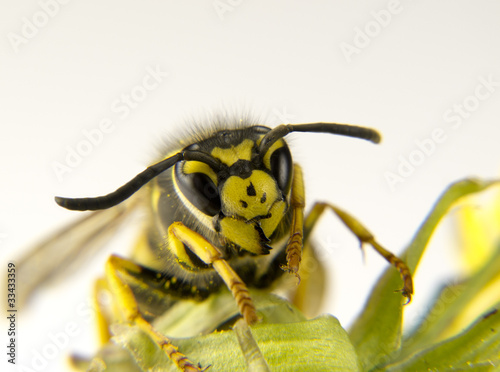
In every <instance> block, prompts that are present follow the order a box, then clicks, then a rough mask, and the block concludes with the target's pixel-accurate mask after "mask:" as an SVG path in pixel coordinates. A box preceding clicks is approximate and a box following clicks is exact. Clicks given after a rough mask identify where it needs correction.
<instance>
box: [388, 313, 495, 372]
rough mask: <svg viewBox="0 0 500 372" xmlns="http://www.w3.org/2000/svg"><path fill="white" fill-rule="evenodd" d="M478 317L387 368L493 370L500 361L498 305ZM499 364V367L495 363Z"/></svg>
mask: <svg viewBox="0 0 500 372" xmlns="http://www.w3.org/2000/svg"><path fill="white" fill-rule="evenodd" d="M499 307H500V304H499V305H497V306H496V308H495V309H493V310H492V311H490V312H489V313H488V314H486V315H484V316H483V317H481V318H480V319H479V320H477V321H476V322H475V323H474V324H473V325H472V326H471V327H469V329H467V330H466V331H465V332H463V333H461V334H460V335H458V336H456V337H453V338H451V339H449V340H446V341H444V342H441V343H439V344H437V345H435V346H433V347H431V348H429V349H428V350H425V351H423V352H421V353H418V354H416V355H415V356H413V357H412V358H410V359H408V360H407V361H405V362H402V363H396V364H393V365H390V366H388V368H387V369H386V370H387V371H424V370H429V368H431V369H432V370H436V371H441V370H452V369H455V370H462V369H470V368H475V367H477V368H480V369H481V370H486V371H493V370H495V368H498V366H499V365H500V311H498V308H499ZM495 366H496V367H495Z"/></svg>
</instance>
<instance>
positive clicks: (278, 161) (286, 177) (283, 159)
mask: <svg viewBox="0 0 500 372" xmlns="http://www.w3.org/2000/svg"><path fill="white" fill-rule="evenodd" d="M270 163H271V164H270V165H271V173H272V175H273V177H274V179H275V180H276V182H277V183H278V187H279V188H280V190H281V191H282V192H283V193H284V194H285V195H286V194H287V193H288V191H289V190H290V185H291V183H292V155H291V154H290V150H289V149H288V146H286V145H285V146H282V147H280V148H278V149H277V150H276V151H274V152H273V153H272V155H271V160H270Z"/></svg>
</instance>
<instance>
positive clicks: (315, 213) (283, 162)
mask: <svg viewBox="0 0 500 372" xmlns="http://www.w3.org/2000/svg"><path fill="white" fill-rule="evenodd" d="M292 132H306V133H319V134H334V135H342V136H349V137H355V138H359V139H364V140H368V141H370V142H373V143H379V142H380V135H379V134H378V132H377V131H375V130H373V129H370V128H365V127H361V126H355V125H347V124H338V123H323V122H320V123H308V124H288V125H285V124H282V125H279V126H276V127H274V128H270V127H267V126H264V125H259V124H256V123H251V122H249V121H245V120H240V121H236V123H234V124H231V123H222V124H219V125H216V126H215V128H212V129H211V130H208V131H207V130H205V129H202V128H198V129H197V130H195V131H193V133H192V135H190V136H189V138H187V139H186V138H184V139H182V140H179V141H176V142H175V144H174V145H172V146H171V148H169V149H167V151H166V152H165V153H164V154H163V155H162V158H161V159H159V161H157V162H156V163H155V164H153V165H151V166H150V167H148V168H146V169H145V170H144V171H143V172H141V173H139V174H138V175H137V176H135V177H134V178H133V179H131V180H130V181H129V182H127V183H126V184H125V185H123V186H121V187H120V188H118V189H117V190H116V191H114V192H111V193H110V194H107V195H105V196H99V197H90V198H66V197H55V201H56V202H57V204H59V205H60V206H62V207H64V208H66V209H69V210H76V211H86V210H90V211H96V212H94V213H93V214H90V215H89V216H88V217H86V218H85V219H83V220H82V221H79V222H77V223H76V225H74V226H71V227H70V228H69V229H66V230H65V232H63V233H61V234H59V235H57V236H56V237H55V238H53V239H50V240H49V241H48V242H47V243H46V244H44V245H43V246H42V247H39V249H38V250H37V251H35V253H34V254H33V255H30V257H29V259H26V260H24V261H23V262H22V265H21V266H23V267H24V268H25V271H30V270H31V269H30V265H31V266H33V265H35V263H37V262H40V259H41V258H43V256H44V255H45V256H48V253H47V252H50V251H51V252H52V256H53V257H54V261H53V262H52V263H51V264H48V265H47V267H46V268H45V269H44V271H41V269H38V271H39V272H38V274H37V275H31V280H32V283H31V287H33V288H35V287H36V286H38V284H39V282H40V281H41V280H42V279H44V276H49V274H50V270H51V268H53V267H55V266H56V265H58V264H59V263H58V260H59V261H61V262H63V261H64V260H66V259H67V257H66V256H65V255H64V253H63V251H64V249H63V248H62V247H61V246H60V244H59V248H56V247H57V246H58V244H55V243H56V242H61V241H62V239H63V238H64V235H65V234H68V232H71V231H72V229H77V228H80V227H81V226H83V225H85V224H87V225H89V226H91V227H90V228H89V232H88V233H87V238H86V239H84V240H85V244H86V245H91V244H92V242H93V240H94V238H95V237H96V236H99V235H101V234H103V233H105V232H106V231H107V230H110V229H112V227H111V226H113V225H116V224H117V223H119V222H121V221H122V220H123V218H124V216H125V215H126V214H127V213H129V212H130V210H133V209H134V208H135V207H137V206H139V205H140V206H142V207H143V208H144V209H145V210H146V213H145V216H144V220H145V222H144V226H145V227H144V228H143V231H142V232H141V234H140V238H139V243H138V244H137V245H136V248H135V249H134V251H133V253H132V255H131V257H130V258H123V257H120V256H118V255H112V256H111V257H110V258H109V259H108V261H107V262H106V266H105V278H104V279H100V280H98V281H97V284H96V288H98V289H106V290H108V291H109V292H111V293H112V297H113V307H114V309H117V311H116V314H117V315H115V317H114V318H113V317H110V316H106V314H105V313H106V312H105V310H104V309H101V311H99V314H100V317H99V320H100V323H101V324H102V325H103V326H102V327H101V339H102V341H103V342H106V341H107V340H109V338H110V332H109V325H110V323H112V322H115V321H117V320H118V321H121V322H128V323H131V324H134V325H135V326H137V327H138V328H139V329H140V330H142V331H143V332H144V333H145V334H146V335H148V337H150V339H151V340H152V341H153V342H154V343H155V344H156V345H157V347H158V348H160V349H161V350H163V351H164V353H165V354H166V355H167V356H168V358H169V359H170V360H172V361H173V362H174V363H175V364H176V365H177V366H178V368H179V369H180V370H182V371H200V370H202V369H201V366H199V365H198V364H196V363H195V362H194V361H190V360H189V359H188V358H187V356H186V355H184V354H182V352H181V350H178V348H177V347H176V346H175V345H174V344H173V343H172V341H171V340H170V339H169V338H168V335H164V334H162V333H160V332H159V331H158V330H156V329H155V327H154V326H153V325H152V320H153V319H154V318H155V317H157V316H159V315H160V314H162V313H163V312H164V311H165V310H166V309H168V308H169V307H171V306H172V304H173V303H175V302H176V301H181V300H182V299H196V300H199V301H202V300H204V299H206V298H208V297H209V296H210V295H211V294H214V293H216V292H218V291H222V290H229V291H230V292H231V294H232V296H233V297H234V300H235V302H236V304H237V307H238V310H239V313H240V314H241V316H242V318H243V319H244V321H245V322H246V323H247V324H248V325H253V324H255V323H257V322H258V321H259V317H258V313H257V311H256V307H255V305H254V302H253V300H252V296H251V295H250V293H249V289H248V288H250V287H251V288H271V287H272V285H273V284H274V283H275V282H277V281H278V280H279V279H280V278H281V277H282V276H283V275H286V273H290V274H292V275H293V276H295V277H296V278H297V279H298V280H297V282H300V271H299V268H300V263H301V259H302V253H303V252H302V251H303V247H304V244H305V243H307V241H308V238H309V236H310V234H311V231H312V230H313V228H314V226H315V224H316V222H317V221H318V219H319V217H320V216H321V215H322V214H323V212H324V211H326V210H330V211H332V212H333V213H334V214H336V215H337V216H338V217H339V218H340V220H341V221H342V222H343V223H344V224H345V225H346V226H347V227H348V229H350V230H351V231H352V232H353V233H354V234H355V235H356V236H357V238H358V239H359V240H360V242H361V243H362V244H363V243H368V244H370V245H371V246H372V247H373V248H374V249H375V250H376V251H377V252H378V253H379V254H380V255H382V256H383V257H384V258H385V259H386V260H387V261H388V262H389V263H390V264H392V265H393V266H395V268H396V269H397V270H399V272H400V274H401V277H402V279H403V283H404V285H403V289H402V290H401V292H402V294H403V295H404V296H406V297H407V299H408V301H409V300H410V299H411V295H412V293H413V285H412V277H411V273H410V271H409V269H408V267H407V266H406V264H405V263H404V262H403V261H402V260H401V259H399V258H397V257H396V256H395V255H393V254H392V253H390V252H389V251H387V250H386V249H384V248H383V247H382V246H381V245H380V244H379V243H378V242H377V241H376V240H375V238H374V237H373V235H372V234H371V233H370V232H369V231H368V229H366V228H365V227H364V226H363V225H362V224H361V223H360V222H358V221H357V220H356V219H355V218H354V217H352V216H351V215H350V214H348V213H347V212H345V211H343V210H342V209H340V208H338V207H337V206H335V205H333V204H331V203H324V202H317V203H315V204H314V205H313V206H312V207H311V208H310V210H309V212H308V213H307V215H305V213H304V210H305V189H304V181H303V175H302V170H301V167H300V166H299V165H298V164H295V163H294V162H293V159H292V154H291V152H290V149H289V147H288V145H287V143H286V141H285V137H286V136H287V135H288V134H289V133H292ZM139 191H141V192H139ZM136 193H137V194H136ZM134 194H136V195H134ZM132 196H133V197H132ZM126 200H127V202H126V203H124V202H125V201H126ZM127 203H128V204H127ZM124 205H126V207H123V206H124ZM103 210H108V211H113V212H112V213H111V212H109V213H108V214H104V215H103V214H100V213H103V212H104V211H103ZM95 221H99V223H98V224H95ZM90 237H91V238H90ZM73 245H74V246H78V247H81V246H82V245H83V243H82V244H80V243H73ZM56 250H57V251H58V252H59V254H58V255H54V252H55V251H56ZM55 256H61V258H57V257H55ZM44 266H45V265H44ZM31 271H33V270H31ZM28 287H29V285H28ZM224 288H226V289H224ZM155 293H161V295H155ZM116 318H117V319H116Z"/></svg>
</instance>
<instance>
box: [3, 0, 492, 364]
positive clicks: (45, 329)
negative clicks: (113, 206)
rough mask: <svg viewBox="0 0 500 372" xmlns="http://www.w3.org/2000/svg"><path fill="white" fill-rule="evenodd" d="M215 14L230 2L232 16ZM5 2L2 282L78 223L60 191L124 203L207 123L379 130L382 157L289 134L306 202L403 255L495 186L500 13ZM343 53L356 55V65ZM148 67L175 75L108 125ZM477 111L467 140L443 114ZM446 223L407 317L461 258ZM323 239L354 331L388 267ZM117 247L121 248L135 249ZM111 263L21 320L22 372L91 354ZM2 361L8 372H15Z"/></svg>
mask: <svg viewBox="0 0 500 372" xmlns="http://www.w3.org/2000/svg"><path fill="white" fill-rule="evenodd" d="M43 4H52V5H50V6H49V5H43ZM54 4H59V5H58V8H55V7H54ZM214 4H219V5H220V4H227V5H226V12H224V13H221V12H219V13H218V12H217V11H216V9H215V7H214ZM231 4H232V5H231ZM0 6H1V11H0V35H1V38H0V102H1V109H0V125H1V136H0V161H1V180H2V181H1V193H0V211H1V215H0V233H1V235H0V237H1V240H0V244H1V245H0V249H1V257H2V261H1V266H0V270H6V269H4V268H5V267H6V262H7V261H8V260H12V259H15V258H16V257H19V253H20V252H22V250H23V249H26V248H27V247H29V246H30V245H31V244H33V243H34V242H36V241H38V240H39V239H41V238H42V237H43V236H45V235H46V234H48V233H50V232H51V231H53V230H54V229H55V228H57V227H58V226H61V224H64V223H65V221H68V220H72V219H74V218H75V215H76V214H77V212H69V211H66V210H63V209H62V208H59V207H58V206H57V205H56V204H55V203H54V202H53V196H54V195H64V196H94V195H101V194H105V193H107V192H110V191H113V190H114V189H115V188H116V187H118V186H120V185H121V184H122V183H124V182H125V181H127V180H129V179H130V178H131V177H132V176H134V175H135V174H136V173H138V172H139V171H141V170H142V169H143V168H144V167H145V166H147V165H148V163H149V162H150V161H151V160H152V159H153V158H154V156H155V154H156V148H157V146H158V144H161V138H165V137H168V136H169V135H171V134H172V133H177V132H178V130H179V129H180V128H182V127H183V126H184V125H189V120H190V119H191V118H198V119H200V118H201V119H203V118H205V117H209V116H210V113H211V112H221V111H230V112H238V110H243V111H245V112H250V113H255V114H256V115H257V116H259V117H262V118H264V119H265V120H264V122H263V124H268V125H271V126H273V125H277V124H278V123H280V122H283V121H288V122H292V123H302V122H313V121H337V122H343V123H354V124H360V125H365V126H370V127H374V128H377V129H378V130H379V131H380V132H381V133H382V134H383V142H382V144H381V145H380V146H378V147H377V146H374V145H371V144H369V143H367V142H364V141H359V140H353V139H347V138H341V137H337V138H335V137H332V136H328V135H313V134H295V135H293V139H292V141H291V142H292V144H291V146H292V150H293V154H294V158H295V160H296V161H298V162H300V163H301V164H302V165H303V167H304V170H305V176H306V186H307V198H308V201H309V202H312V201H314V200H327V201H330V202H333V203H336V204H337V205H339V206H341V207H342V208H344V209H346V210H348V211H350V212H351V213H352V214H354V215H355V216H357V217H358V218H359V219H360V220H362V221H363V222H365V223H366V225H367V226H369V227H370V229H371V230H372V231H373V232H374V233H375V234H376V236H377V237H378V238H379V240H380V242H381V243H382V244H383V245H385V246H386V247H387V248H389V249H390V250H392V251H394V252H400V251H401V250H402V249H403V248H404V247H405V245H406V244H407V243H408V241H409V240H410V239H411V237H412V235H413V233H414V232H415V231H416V229H417V227H418V225H419V223H420V222H421V221H422V219H423V218H424V217H425V215H426V213H427V212H428V210H429V209H430V207H431V205H432V204H433V202H434V201H435V200H436V198H437V197H438V195H439V194H440V193H441V192H442V191H443V190H444V189H445V187H446V186H447V185H449V184H450V183H451V182H453V181H455V180H458V179H461V178H464V177H467V176H481V177H487V178H492V177H495V176H498V174H499V171H500V161H499V155H500V149H499V145H498V142H499V138H500V126H499V122H498V118H499V117H500V105H499V102H500V86H498V82H500V64H499V61H500V45H499V43H498V40H499V36H500V23H499V21H498V20H499V19H500V4H499V3H498V2H497V1H493V0H492V1H480V2H469V1H457V0H455V1H452V0H447V1H440V2H432V1H418V2H416V1H408V0H401V1H400V2H397V1H396V2H394V1H350V2H341V1H308V2H305V1H304V2H299V1H273V2H269V1H234V0H233V1H232V2H229V1H227V0H226V1H219V2H214V1H212V0H208V1H198V2H189V3H188V2H180V1H176V2H174V1H152V0H149V1H141V2H139V1H130V0H127V1H123V0H122V1H117V0H111V1H106V2H102V1H89V0H87V1H77V0H73V1H70V2H68V3H67V4H64V5H63V4H60V3H56V2H55V1H48V0H45V1H43V0H41V1H17V2H12V1H6V0H3V1H0ZM43 9H46V10H43ZM47 9H48V10H47ZM387 9H390V10H391V11H392V13H388V11H387ZM48 12H50V13H52V14H51V15H47V14H48ZM44 14H45V15H44ZM388 14H390V16H388ZM377 19H378V20H377ZM27 23H33V24H34V29H33V26H31V28H30V26H26V25H27ZM37 25H38V26H37ZM360 30H361V31H360ZM30 32H31V34H30ZM360 32H363V33H365V32H366V33H368V34H369V35H371V36H365V38H364V39H363V37H362V36H360ZM22 38H24V39H22ZM21 40H22V41H21ZM360 43H361V44H360ZM347 44H349V45H351V46H352V47H354V48H356V47H357V53H354V54H352V55H350V56H347V55H346V53H345V52H343V50H342V46H344V48H346V45H347ZM148 66H150V67H151V68H153V69H155V68H157V66H158V68H159V69H160V70H162V71H167V72H168V73H169V76H168V77H166V78H164V79H163V81H162V82H161V83H160V84H159V85H158V86H157V87H156V89H153V90H151V91H148V95H147V97H145V99H144V101H143V102H140V103H138V105H137V107H136V108H135V109H133V110H131V112H130V113H129V114H128V115H123V116H125V117H122V116H120V114H119V113H116V112H113V109H112V105H113V102H114V101H115V100H117V99H120V97H121V96H122V95H123V94H130V92H131V90H133V89H135V88H137V86H139V85H140V84H141V82H142V79H143V78H144V77H145V76H146V75H147V70H146V68H147V67H148ZM481 77H482V78H484V79H486V80H487V79H490V80H492V81H494V82H496V84H497V85H496V86H493V87H491V89H492V90H494V91H493V92H492V93H490V94H489V97H487V98H486V97H484V96H485V95H486V93H487V92H488V91H487V90H486V89H485V88H480V90H479V92H480V95H481V97H482V98H481V99H479V100H478V99H476V100H475V99H474V95H475V94H476V87H477V86H478V84H480V79H481ZM464 100H465V101H466V102H467V104H468V105H469V108H471V110H470V112H468V113H467V114H468V116H469V117H467V118H465V119H463V120H462V119H460V123H459V124H460V125H458V127H457V125H455V126H454V125H453V123H449V122H446V120H445V119H444V117H443V115H445V114H446V112H448V110H453V107H454V105H455V104H462V103H463V102H464ZM475 102H476V103H478V104H477V106H474V105H473V104H474V103H475ZM471 105H472V106H471ZM276 113H280V114H279V115H277V114H276ZM284 113H286V115H285V116H283V114H284ZM280 115H281V116H280ZM103 119H110V120H111V121H112V123H113V128H114V130H113V131H112V132H111V133H107V134H104V137H103V140H102V142H100V143H99V144H98V145H96V146H93V148H92V149H91V150H90V151H89V154H88V155H86V156H84V157H83V158H82V160H81V162H80V163H79V164H78V165H77V166H75V167H72V171H71V172H67V173H65V174H64V175H63V176H62V179H59V178H58V177H57V175H56V173H55V172H54V169H53V166H54V163H55V162H59V163H62V164H64V162H65V159H66V156H67V154H68V151H70V150H68V149H73V150H74V149H76V148H77V147H78V145H79V144H81V142H82V141H84V140H85V136H84V135H83V134H82V130H87V131H90V130H92V129H94V128H97V127H98V125H99V122H100V121H101V120H103ZM455 124H458V123H457V122H455ZM436 128H441V129H442V130H443V133H444V136H445V138H446V139H445V140H444V142H442V143H439V144H437V145H436V146H435V148H433V149H432V151H430V152H429V154H428V155H425V156H423V157H420V158H419V157H418V154H417V153H415V151H418V150H419V147H418V145H417V144H416V142H415V141H424V140H425V139H428V138H430V137H431V134H432V133H433V131H434V130H435V129H436ZM290 137H292V136H290ZM412 154H413V155H412ZM412 156H413V160H414V161H419V164H418V166H416V167H415V169H414V170H413V171H407V172H408V173H406V174H405V175H404V177H403V178H402V179H403V180H404V182H402V183H399V184H397V185H395V187H393V188H391V187H390V186H389V184H388V182H387V180H386V176H385V175H386V172H393V173H395V174H397V173H398V167H399V166H400V164H401V162H402V159H405V160H406V161H408V160H409V159H410V158H411V157H412ZM409 173H411V174H409ZM309 205H310V204H309ZM444 227H445V228H444V229H440V230H439V232H438V236H437V237H436V239H434V240H433V244H432V245H431V247H430V248H429V252H428V253H429V254H428V255H426V259H425V262H424V265H425V266H422V267H421V268H420V269H419V272H418V273H417V276H416V278H415V279H416V294H415V297H414V301H413V303H412V304H411V305H410V306H408V308H407V310H408V312H409V315H408V316H407V317H408V319H416V318H417V317H418V314H421V313H422V311H423V310H422V309H424V308H425V303H426V301H427V300H428V299H429V296H432V295H433V294H434V291H435V290H437V288H438V286H439V284H438V283H440V280H443V278H449V275H450V274H449V273H451V271H452V268H453V266H454V265H455V264H456V263H457V260H458V259H457V258H456V253H457V247H456V240H455V239H454V236H456V231H454V229H453V228H454V225H453V221H448V222H445V226H444ZM315 236H316V238H317V242H318V243H319V244H322V246H323V247H326V248H328V249H329V252H331V253H330V254H328V255H327V257H326V259H325V265H326V266H327V267H328V271H329V280H330V283H331V287H330V291H329V293H330V295H329V297H328V302H327V304H326V305H325V307H324V309H323V311H325V312H330V313H332V314H334V315H335V316H337V317H338V318H339V320H340V321H341V323H342V324H343V325H344V326H346V327H348V326H349V324H351V322H352V320H353V318H354V316H355V315H356V313H357V312H358V311H359V310H360V309H361V307H362V304H363V302H364V300H365V298H366V294H367V293H368V291H369V289H370V288H371V286H372V285H373V283H374V281H375V280H376V278H377V277H378V275H379V274H380V272H381V270H383V269H385V268H386V267H387V264H386V263H385V262H384V261H383V260H382V259H380V258H379V257H378V256H377V255H375V254H374V253H373V252H371V251H369V250H367V254H366V259H365V262H363V259H362V256H361V254H360V251H359V249H358V245H357V242H356V241H355V240H354V239H353V238H352V237H351V236H350V234H349V233H348V232H346V231H345V229H344V228H343V226H342V225H341V224H340V223H339V222H338V221H337V220H335V219H334V218H333V217H332V216H328V217H325V218H324V219H323V220H322V222H321V225H320V227H319V229H318V230H316V233H315ZM122 245H124V247H123V249H122V252H126V250H127V247H126V245H127V242H125V244H122ZM124 254H125V253H124ZM104 259H105V258H104V257H99V259H96V260H95V262H93V263H92V265H91V266H92V267H91V271H89V273H85V274H79V273H78V274H76V273H75V275H74V277H71V278H68V280H67V282H65V283H63V284H61V285H59V286H58V287H55V288H50V289H49V290H46V291H44V292H42V293H41V294H40V296H39V297H38V298H36V299H35V301H34V302H33V303H32V308H31V310H30V311H29V312H27V313H25V314H24V313H23V314H24V315H20V316H22V317H21V318H19V319H18V331H19V334H18V336H19V338H18V350H17V355H18V360H17V361H18V363H20V364H21V365H22V366H23V367H25V368H24V369H20V370H23V371H25V370H26V371H27V370H30V369H31V370H33V371H35V370H46V371H59V370H65V369H66V365H65V358H66V357H67V355H69V354H70V353H72V352H75V351H76V352H80V353H81V354H86V353H87V354H90V353H92V352H93V347H94V345H95V337H94V329H93V325H92V324H91V323H89V322H88V319H87V317H86V316H83V315H82V314H81V313H79V311H78V310H77V309H78V308H79V306H81V304H82V303H83V304H84V306H85V304H86V303H87V302H88V295H89V294H88V293H89V290H90V288H91V286H92V280H93V278H95V277H96V276H97V275H98V273H99V272H100V271H101V269H102V266H103V262H104ZM448 263H449V264H450V268H447V264H448ZM419 273H420V274H422V273H424V274H423V275H420V276H419V275H418V274H419ZM431 274H435V275H431ZM424 277H425V278H424ZM2 293H3V292H2ZM0 301H5V298H2V299H0ZM411 314H413V315H411ZM2 318H4V316H2ZM72 322H75V323H76V324H77V327H78V332H79V334H78V336H72V337H69V342H68V343H67V344H65V345H63V347H61V348H60V350H57V353H56V355H55V356H54V358H53V360H50V361H48V362H47V365H46V366H44V367H43V368H38V369H37V368H34V366H33V365H32V363H33V357H34V355H36V353H37V352H38V353H42V352H43V350H44V348H45V347H46V345H48V344H49V343H51V340H50V334H57V333H58V332H62V331H63V330H64V329H65V327H66V326H67V325H68V324H69V323H72ZM2 327H3V328H2V329H3V330H0V334H1V335H2V342H1V344H2V345H3V344H5V343H6V342H7V336H6V333H7V332H6V329H7V326H6V325H5V323H2ZM1 354H2V355H3V356H2V357H1V360H0V363H1V365H2V366H5V365H8V364H7V362H6V356H5V353H4V352H2V353H1ZM20 364H18V366H19V365H20ZM9 366H10V365H9ZM36 367H39V365H36ZM2 368H4V367H2ZM27 368H30V369H27ZM12 370H15V369H12Z"/></svg>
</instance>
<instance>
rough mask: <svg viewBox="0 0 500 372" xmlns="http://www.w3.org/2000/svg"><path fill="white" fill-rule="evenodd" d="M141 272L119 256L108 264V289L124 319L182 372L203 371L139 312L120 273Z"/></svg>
mask: <svg viewBox="0 0 500 372" xmlns="http://www.w3.org/2000/svg"><path fill="white" fill-rule="evenodd" d="M140 271H141V267H140V266H138V265H136V264H135V263H133V262H132V261H129V260H126V259H123V258H120V257H118V256H111V257H110V258H109V260H108V261H107V263H106V279H107V282H108V287H109V289H110V290H111V292H112V293H113V294H114V296H115V299H116V303H117V306H118V308H119V310H120V313H121V317H122V319H123V320H124V321H128V322H131V323H133V324H135V325H136V326H138V327H139V328H140V329H141V330H142V331H143V332H145V333H146V334H147V335H148V336H149V337H150V338H151V339H152V340H153V341H154V342H155V343H156V344H157V345H158V347H159V348H160V349H162V350H163V351H164V352H165V353H166V354H167V356H168V357H169V358H170V359H171V360H172V361H173V362H174V363H175V364H176V365H177V366H178V367H179V368H180V369H181V370H182V371H189V372H191V371H201V369H200V368H198V367H197V366H195V365H194V364H193V363H192V362H190V361H189V360H188V359H187V357H186V356H185V355H184V354H182V353H180V352H179V351H178V350H177V348H176V347H175V346H174V345H172V343H171V342H170V340H169V339H168V338H167V337H165V336H164V335H162V334H161V333H159V332H158V331H157V330H155V329H154V327H153V326H152V325H151V323H149V322H148V321H146V320H145V319H144V318H143V316H142V315H141V313H140V312H139V306H138V303H137V301H136V299H135V297H134V294H133V292H132V289H131V288H130V287H129V285H128V284H127V283H126V282H125V280H123V279H122V278H121V277H120V273H121V274H126V273H127V272H135V273H140Z"/></svg>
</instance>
